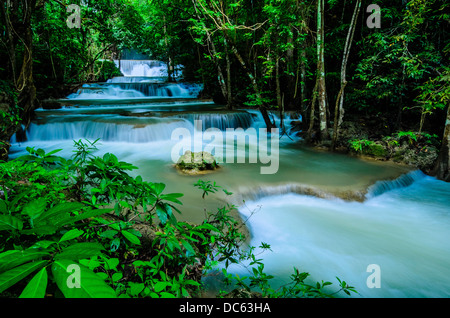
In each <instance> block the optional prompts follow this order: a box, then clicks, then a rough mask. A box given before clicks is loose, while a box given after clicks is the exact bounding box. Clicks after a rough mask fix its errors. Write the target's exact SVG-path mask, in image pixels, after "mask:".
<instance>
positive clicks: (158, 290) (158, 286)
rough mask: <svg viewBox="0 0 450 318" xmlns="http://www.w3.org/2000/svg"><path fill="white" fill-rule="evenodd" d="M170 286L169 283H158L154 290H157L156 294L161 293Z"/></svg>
mask: <svg viewBox="0 0 450 318" xmlns="http://www.w3.org/2000/svg"><path fill="white" fill-rule="evenodd" d="M168 284H169V283H167V282H157V283H156V284H155V286H153V289H154V290H155V292H157V293H160V292H162V291H163V290H164V289H165V288H166V287H167V285H168Z"/></svg>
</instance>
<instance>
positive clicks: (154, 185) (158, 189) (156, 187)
mask: <svg viewBox="0 0 450 318" xmlns="http://www.w3.org/2000/svg"><path fill="white" fill-rule="evenodd" d="M151 187H152V188H153V190H154V191H155V193H156V195H157V196H159V195H160V194H161V193H162V192H163V191H164V189H165V188H166V185H165V184H164V183H152V185H151Z"/></svg>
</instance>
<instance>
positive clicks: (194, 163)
mask: <svg viewBox="0 0 450 318" xmlns="http://www.w3.org/2000/svg"><path fill="white" fill-rule="evenodd" d="M176 168H177V169H178V170H179V171H181V172H183V173H186V174H190V175H195V174H204V173H208V172H212V171H215V170H216V169H218V168H219V165H218V164H217V161H216V159H215V158H214V156H213V155H211V154H210V153H209V152H205V151H202V152H191V151H186V152H185V154H184V155H182V156H181V157H180V159H178V162H177V164H176Z"/></svg>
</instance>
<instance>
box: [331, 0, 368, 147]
mask: <svg viewBox="0 0 450 318" xmlns="http://www.w3.org/2000/svg"><path fill="white" fill-rule="evenodd" d="M360 9H361V0H357V1H356V4H355V10H354V11H353V16H352V21H351V23H350V27H349V29H348V33H347V39H346V41H345V46H344V54H343V57H342V65H341V90H340V92H339V96H338V98H337V100H336V109H335V113H334V115H335V116H334V127H333V142H332V149H333V150H334V149H335V147H336V142H337V139H338V136H339V129H340V127H341V125H342V123H343V121H344V92H345V86H346V85H347V63H348V56H349V54H350V49H351V47H352V42H353V36H354V34H355V29H356V23H357V20H358V15H359V11H360Z"/></svg>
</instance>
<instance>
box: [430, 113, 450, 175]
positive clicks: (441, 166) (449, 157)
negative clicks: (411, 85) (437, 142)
mask: <svg viewBox="0 0 450 318" xmlns="http://www.w3.org/2000/svg"><path fill="white" fill-rule="evenodd" d="M432 174H433V175H434V176H436V178H438V179H440V180H443V181H446V182H450V106H449V107H448V109H447V118H446V121H445V128H444V137H443V138H442V146H441V151H440V153H439V157H438V159H437V161H436V165H435V167H434V170H433V171H432Z"/></svg>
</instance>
